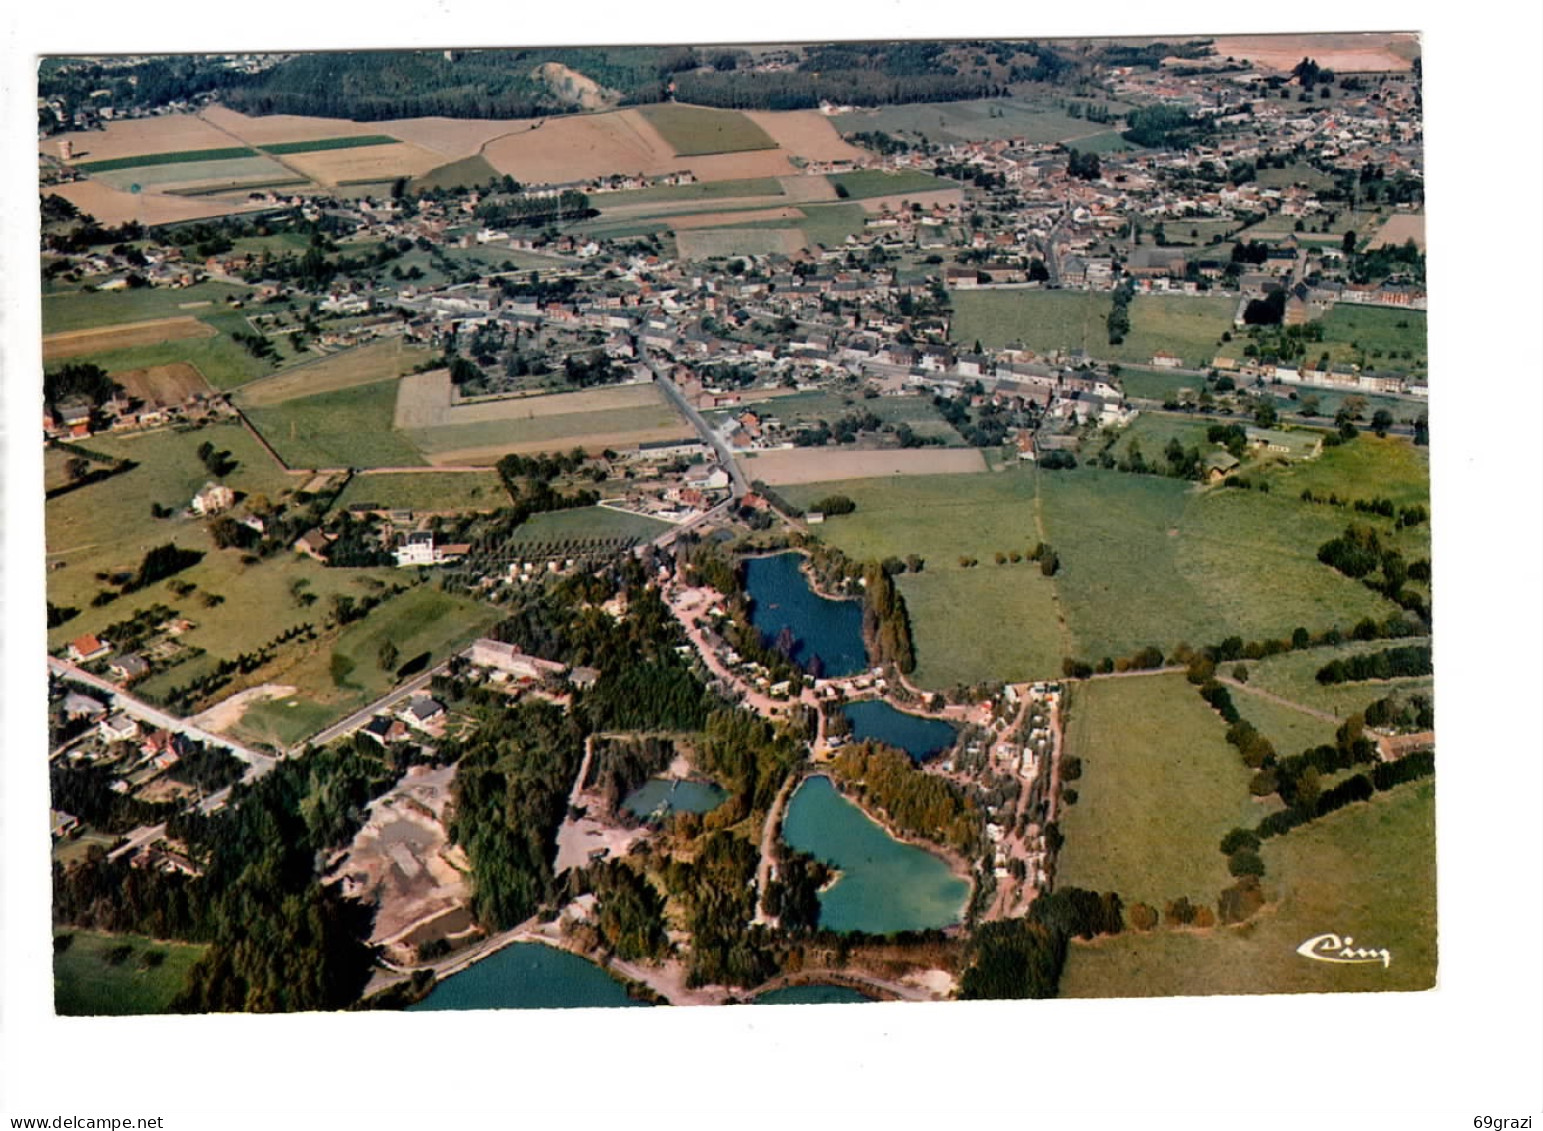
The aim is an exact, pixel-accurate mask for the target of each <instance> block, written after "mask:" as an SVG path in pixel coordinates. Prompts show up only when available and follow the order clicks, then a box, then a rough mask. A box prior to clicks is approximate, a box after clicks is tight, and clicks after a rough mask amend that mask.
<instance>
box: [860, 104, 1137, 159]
mask: <svg viewBox="0 0 1543 1131" xmlns="http://www.w3.org/2000/svg"><path fill="white" fill-rule="evenodd" d="M1111 107H1112V108H1113V109H1114V110H1115V111H1116V112H1119V109H1120V108H1119V106H1118V104H1111ZM831 121H832V124H834V125H835V127H836V129H837V130H839V131H840V132H841V134H842V136H844V137H850V136H851V135H852V134H854V133H871V132H878V131H882V132H884V133H890V134H893V133H900V132H904V133H909V134H920V135H922V136H923V137H925V138H926V139H927V140H928V141H931V142H935V143H939V144H947V143H949V142H959V141H995V140H998V139H1000V138H1011V137H1023V138H1025V139H1026V140H1027V141H1028V142H1029V143H1030V144H1031V145H1036V144H1048V143H1051V142H1058V141H1065V142H1067V144H1068V146H1070V145H1072V144H1076V145H1077V146H1078V148H1080V149H1084V150H1086V149H1090V148H1096V145H1097V144H1098V143H1097V142H1096V141H1095V139H1097V138H1101V137H1103V136H1104V135H1105V134H1110V135H1112V136H1113V137H1114V138H1115V139H1119V133H1118V132H1117V131H1114V130H1110V129H1108V128H1107V127H1106V126H1105V125H1104V124H1103V123H1099V122H1089V121H1087V120H1086V119H1085V118H1073V117H1071V115H1069V114H1067V113H1065V112H1064V111H1062V110H1061V109H1060V108H1058V107H1053V106H1046V105H1045V104H1043V103H1038V102H1031V101H1028V100H1024V99H1018V98H982V99H972V100H969V101H964V102H937V103H912V104H910V105H906V106H885V107H883V108H882V109H879V110H859V111H857V112H856V113H852V114H842V115H841V116H840V117H838V118H833V119H832V120H831ZM1089 143H1093V144H1089ZM1120 144H1121V146H1122V147H1124V146H1125V143H1124V142H1123V141H1121V142H1120Z"/></svg>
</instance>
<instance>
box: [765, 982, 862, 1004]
mask: <svg viewBox="0 0 1543 1131" xmlns="http://www.w3.org/2000/svg"><path fill="white" fill-rule="evenodd" d="M872 1000H873V999H872V998H871V997H869V996H868V995H867V994H863V993H859V992H858V991H857V990H854V989H852V988H851V987H850V986H831V985H826V984H824V983H810V984H809V985H807V986H784V987H782V989H780V990H769V991H767V992H766V993H764V994H762V995H761V996H760V997H758V998H756V999H755V1004H756V1005H845V1004H847V1003H848V1002H854V1001H872Z"/></svg>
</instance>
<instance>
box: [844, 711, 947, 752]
mask: <svg viewBox="0 0 1543 1131" xmlns="http://www.w3.org/2000/svg"><path fill="white" fill-rule="evenodd" d="M841 710H842V713H843V714H845V715H846V717H847V718H849V719H851V720H852V737H853V739H855V740H856V741H858V742H862V741H864V740H865V739H869V738H872V739H875V740H877V741H879V742H882V743H885V744H886V745H888V746H895V747H898V748H899V749H901V750H904V751H905V752H906V753H907V754H909V755H910V756H911V757H912V758H913V759H915V760H916V761H918V762H924V761H926V760H927V759H928V758H931V757H932V756H933V755H934V754H936V753H938V752H939V751H942V750H947V749H948V748H949V747H950V746H952V745H953V744H954V739H955V738H956V737H957V732H956V731H955V730H954V727H953V724H952V723H946V722H944V721H943V720H942V719H924V718H922V717H921V716H919V715H909V714H907V713H906V712H904V711H897V710H896V709H895V708H893V707H891V706H890V705H889V704H888V703H886V702H884V700H882V699H864V700H863V701H861V702H859V703H848V704H847V705H846V706H845V707H843V708H841Z"/></svg>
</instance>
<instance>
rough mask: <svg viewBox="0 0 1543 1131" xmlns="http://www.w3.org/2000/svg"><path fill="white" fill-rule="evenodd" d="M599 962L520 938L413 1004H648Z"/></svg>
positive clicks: (429, 1006)
mask: <svg viewBox="0 0 1543 1131" xmlns="http://www.w3.org/2000/svg"><path fill="white" fill-rule="evenodd" d="M645 1004H647V1003H646V1002H641V1001H635V1000H634V999H632V998H630V997H628V996H627V991H626V990H625V989H624V988H623V987H622V984H621V983H620V982H618V981H617V980H616V979H615V978H612V977H611V976H610V975H609V974H607V973H606V972H605V971H604V970H602V969H601V968H600V967H598V966H596V965H595V964H594V963H593V962H590V961H587V960H586V959H583V958H580V957H579V956H578V955H576V954H570V953H568V952H567V951H566V950H559V949H558V948H557V947H555V946H546V945H544V944H542V943H514V944H513V945H512V946H506V947H504V949H503V950H500V951H499V952H498V953H497V954H493V955H490V956H488V957H487V958H484V959H483V960H482V961H480V962H474V963H472V964H471V965H470V966H468V967H467V968H466V969H465V970H462V971H461V972H460V973H459V974H452V975H451V976H450V977H448V978H446V979H445V980H444V981H443V982H440V983H439V984H438V985H437V986H435V987H434V989H433V991H432V992H431V993H430V994H429V996H428V997H426V998H424V999H423V1000H422V1001H420V1002H418V1003H417V1004H415V1005H410V1006H408V1007H407V1008H408V1009H580V1008H595V1007H616V1006H631V1005H645Z"/></svg>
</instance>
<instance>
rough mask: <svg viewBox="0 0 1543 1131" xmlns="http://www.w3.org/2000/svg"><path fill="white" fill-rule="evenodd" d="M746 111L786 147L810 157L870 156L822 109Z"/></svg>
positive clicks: (836, 159) (819, 158)
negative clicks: (831, 120) (839, 128)
mask: <svg viewBox="0 0 1543 1131" xmlns="http://www.w3.org/2000/svg"><path fill="white" fill-rule="evenodd" d="M744 115H745V117H747V118H749V119H750V120H751V121H752V122H754V123H755V124H756V125H758V126H760V127H761V128H762V129H763V130H765V131H766V132H767V133H768V134H769V135H770V136H771V139H772V140H773V141H775V142H776V143H777V144H778V145H779V146H781V147H782V148H783V149H785V150H787V151H788V152H789V153H792V154H796V155H797V156H799V157H802V158H804V159H806V160H809V161H855V160H858V159H859V158H862V157H865V156H867V154H866V153H865V152H864V151H863V150H861V149H858V148H857V147H856V146H855V145H853V144H852V143H851V142H849V141H847V140H846V139H845V138H843V137H842V136H841V135H840V134H839V133H837V132H836V127H835V126H833V125H831V124H830V119H829V118H827V117H826V116H825V115H824V114H821V113H820V112H819V111H818V110H746V111H744Z"/></svg>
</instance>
